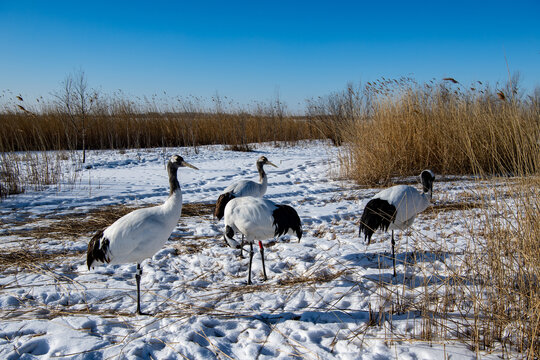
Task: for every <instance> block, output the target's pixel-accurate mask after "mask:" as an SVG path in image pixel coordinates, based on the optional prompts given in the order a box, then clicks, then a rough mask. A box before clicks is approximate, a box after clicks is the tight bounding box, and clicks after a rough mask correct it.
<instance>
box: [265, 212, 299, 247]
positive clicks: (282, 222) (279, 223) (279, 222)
mask: <svg viewBox="0 0 540 360" xmlns="http://www.w3.org/2000/svg"><path fill="white" fill-rule="evenodd" d="M276 206H277V209H275V210H274V212H273V213H272V216H273V217H274V226H275V228H276V230H275V232H274V236H281V235H283V234H286V233H287V232H288V231H289V229H291V230H293V231H294V232H295V233H296V236H297V237H298V241H300V239H301V238H302V223H301V221H300V217H299V216H298V213H297V212H296V210H294V209H293V208H292V207H290V206H289V205H276Z"/></svg>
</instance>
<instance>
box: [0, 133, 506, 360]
mask: <svg viewBox="0 0 540 360" xmlns="http://www.w3.org/2000/svg"><path fill="white" fill-rule="evenodd" d="M337 152H338V149H336V148H334V147H331V146H329V145H328V144H326V143H324V142H305V143H299V144H297V145H295V146H285V145H283V144H281V145H280V146H275V145H273V144H258V145H256V149H255V151H254V152H248V153H244V152H232V151H225V150H223V147H222V146H217V145H216V146H207V147H200V148H198V149H194V148H174V149H172V148H166V149H149V150H126V151H90V152H88V153H87V162H88V163H87V166H86V167H83V168H80V169H78V172H77V177H78V181H77V183H76V184H75V185H73V184H64V185H63V186H60V187H51V188H49V189H48V190H45V191H40V192H27V193H24V194H20V195H16V196H12V197H9V198H8V199H5V200H3V201H2V202H1V203H0V248H1V249H2V251H3V252H4V254H6V255H9V254H12V253H13V254H21V256H22V254H24V253H29V254H30V253H33V252H41V253H47V254H60V255H59V256H50V257H45V258H42V259H41V260H40V261H36V262H29V263H27V264H26V265H24V266H23V265H17V264H14V265H13V266H7V267H5V268H4V269H1V270H2V272H3V274H2V275H3V276H2V277H1V278H0V314H1V315H0V316H1V318H2V322H1V324H0V358H2V359H19V358H20V359H34V358H40V357H44V358H51V357H52V358H54V357H60V358H73V359H95V358H115V357H118V358H143V359H145V358H154V359H169V358H188V359H209V358H219V359H228V358H233V359H271V358H272V359H273V358H279V359H291V358H306V359H312V358H313V359H317V358H320V359H393V358H398V359H439V358H452V359H473V358H477V355H479V356H480V357H481V358H485V359H490V358H497V357H496V356H495V355H494V354H488V353H478V354H477V353H476V352H475V351H473V350H471V349H470V348H469V347H468V346H467V345H466V344H463V343H460V342H459V341H450V340H439V341H433V342H431V343H429V342H426V341H421V340H418V339H417V338H418V334H419V333H420V328H421V323H422V318H421V317H420V316H419V315H418V314H415V313H412V312H405V313H402V314H398V315H390V312H389V310H390V309H389V308H388V307H389V306H390V305H389V304H388V303H386V302H385V301H384V299H385V296H384V295H385V294H386V295H387V296H388V297H392V296H394V295H395V294H394V293H392V292H391V291H390V290H392V289H393V287H392V286H385V287H381V286H380V285H379V284H380V283H381V281H382V282H384V283H386V284H390V285H391V284H395V285H396V288H401V287H402V286H403V284H404V283H405V282H407V283H409V282H410V286H411V289H412V291H411V292H410V293H407V294H406V298H405V299H404V300H402V301H414V295H413V294H414V291H415V289H417V288H421V287H422V286H423V285H422V284H424V283H425V281H428V282H429V281H430V279H429V274H430V273H433V272H435V271H439V272H440V271H441V268H442V267H443V264H442V261H443V260H444V259H443V257H444V256H451V254H459V253H462V252H463V251H465V249H466V241H465V240H464V239H463V237H461V236H460V234H462V233H464V232H465V227H466V226H467V224H466V222H465V220H464V219H463V218H462V216H456V212H455V211H447V212H444V211H441V212H438V213H431V214H425V215H424V214H421V215H419V216H418V217H417V219H416V221H415V223H414V224H413V226H412V230H410V231H408V232H404V233H403V234H401V232H398V234H399V235H397V239H398V240H397V244H396V254H397V262H398V266H397V271H398V278H397V279H392V276H391V275H392V259H391V258H390V257H389V255H388V253H389V251H390V248H391V247H390V235H389V234H388V233H386V234H385V233H381V232H377V233H375V234H374V236H373V239H372V244H371V245H369V247H366V245H364V243H363V239H362V238H360V237H359V236H358V220H359V218H360V215H361V213H362V210H363V207H364V205H365V204H366V203H367V201H368V200H369V199H370V197H371V196H373V195H374V194H375V193H377V192H378V191H379V190H380V189H374V188H362V187H359V186H356V185H354V184H352V183H350V182H347V181H342V180H339V179H338V160H337ZM173 154H179V155H181V156H183V157H184V158H185V159H186V161H188V162H190V163H191V164H193V165H194V166H197V167H198V168H199V169H200V170H199V171H195V170H193V169H187V168H181V169H180V170H179V181H180V185H181V188H182V191H183V199H184V204H190V203H203V204H213V203H214V202H215V200H216V199H217V197H218V196H219V194H220V192H221V191H222V190H223V189H224V188H225V187H226V186H228V185H229V184H230V183H231V182H233V181H235V180H239V179H245V178H248V179H253V180H257V179H258V174H257V171H256V167H255V161H256V160H257V158H258V157H259V156H261V155H265V156H266V157H267V158H268V159H269V160H270V161H272V162H273V163H275V164H276V165H278V168H277V169H276V168H273V167H266V168H265V170H266V172H267V174H268V183H269V185H268V191H267V194H266V198H269V199H271V200H273V201H274V202H277V203H286V204H289V205H291V206H293V207H294V208H295V209H296V210H297V211H298V213H299V215H300V217H301V219H302V223H303V229H304V236H303V237H302V241H301V242H297V240H296V237H290V236H285V237H282V238H280V239H276V240H272V239H269V240H268V241H267V242H266V251H265V257H266V269H267V273H268V281H266V282H262V280H261V276H260V273H261V271H262V269H261V262H260V257H259V254H258V253H256V254H255V256H254V259H253V275H254V277H253V281H254V284H253V285H252V286H247V285H246V284H245V283H246V278H247V258H244V259H240V258H239V257H238V250H234V249H231V248H229V247H227V246H226V245H225V242H224V240H223V236H222V231H223V221H221V222H217V221H215V220H214V219H212V215H211V210H208V214H206V215H201V216H189V217H185V216H183V217H182V218H181V219H180V222H179V224H178V226H177V228H176V229H175V231H174V232H173V234H172V236H171V238H170V239H169V240H168V241H167V243H166V244H165V246H164V247H163V248H162V249H161V250H160V251H159V252H158V253H156V254H155V256H154V257H153V258H152V259H149V260H146V261H144V262H143V264H142V267H143V275H142V281H141V290H142V299H141V302H142V310H143V311H145V312H149V313H151V314H154V315H153V316H138V315H136V314H135V307H136V290H135V279H134V275H135V268H136V264H123V265H116V266H100V267H97V268H96V269H94V270H92V271H89V270H88V269H87V267H86V254H85V250H86V246H87V244H88V241H89V239H90V238H91V236H92V234H93V231H96V230H98V229H89V232H88V233H87V234H86V235H85V236H77V237H72V236H70V235H69V232H68V231H66V233H65V236H63V238H60V239H58V237H55V236H52V234H50V235H48V236H47V235H46V236H42V237H39V238H38V237H35V236H33V235H32V234H33V232H32V230H34V229H36V228H39V227H40V226H42V227H46V226H47V224H49V223H52V222H59V221H60V222H61V221H62V218H63V217H65V216H70V215H74V214H81V213H86V212H88V211H90V210H92V209H95V208H101V207H106V206H110V205H118V204H126V205H130V206H146V205H153V204H159V203H161V202H163V201H164V200H165V199H166V197H167V194H168V179H167V173H166V170H165V164H166V161H167V160H168V159H169V158H170V156H171V155H173ZM70 164H71V163H66V164H65V166H66V167H69V166H72V165H70ZM420 170H421V169H420ZM438 180H440V179H437V180H436V181H435V185H434V200H435V202H436V203H439V204H442V203H448V202H452V201H456V199H458V198H459V197H460V196H465V195H463V194H470V190H471V189H473V188H474V187H475V186H476V184H477V182H474V181H472V180H463V179H460V178H455V179H452V178H446V179H443V180H445V181H438ZM404 181H406V182H407V181H408V182H412V183H413V184H414V183H415V181H416V180H415V179H405V180H404ZM460 194H461V195H460ZM15 230H17V231H15ZM25 231H28V234H27V235H26V236H25V234H24V233H25ZM417 250H422V252H420V253H419V255H417V253H416V251H417ZM17 251H18V252H17ZM412 254H415V256H418V258H417V259H416V262H417V264H419V265H418V266H417V267H414V269H418V268H422V269H423V272H421V273H412V271H413V270H414V269H413V267H407V268H405V267H404V266H403V264H402V262H403V260H404V259H405V258H407V257H410V256H411V255H412ZM441 254H448V255H441ZM444 266H449V265H448V264H446V265H444ZM426 279H427V280H426ZM433 281H436V280H433ZM370 309H373V310H375V311H376V314H377V315H379V314H380V312H379V310H380V309H383V310H384V309H386V310H387V311H388V312H386V313H382V316H383V319H382V320H381V321H380V324H376V325H373V326H371V325H372V324H369V318H370V315H369V311H370ZM415 336H416V337H415Z"/></svg>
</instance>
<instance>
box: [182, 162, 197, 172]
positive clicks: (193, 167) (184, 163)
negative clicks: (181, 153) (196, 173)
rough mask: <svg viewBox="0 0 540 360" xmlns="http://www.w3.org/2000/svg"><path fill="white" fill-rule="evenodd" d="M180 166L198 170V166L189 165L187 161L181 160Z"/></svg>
mask: <svg viewBox="0 0 540 360" xmlns="http://www.w3.org/2000/svg"><path fill="white" fill-rule="evenodd" d="M182 166H186V167H190V168H192V169H195V170H199V168H198V167H195V166H193V165H191V164H190V163H188V162H186V161H182Z"/></svg>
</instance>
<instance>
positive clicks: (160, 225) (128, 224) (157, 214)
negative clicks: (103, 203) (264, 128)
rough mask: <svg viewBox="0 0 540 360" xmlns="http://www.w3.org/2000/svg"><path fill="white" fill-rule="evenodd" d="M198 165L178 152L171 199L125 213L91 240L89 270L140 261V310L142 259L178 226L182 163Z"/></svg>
mask: <svg viewBox="0 0 540 360" xmlns="http://www.w3.org/2000/svg"><path fill="white" fill-rule="evenodd" d="M184 166H187V167H190V168H192V169H196V170H198V169H197V168H196V167H195V166H193V165H191V164H189V163H187V162H186V161H184V159H183V158H182V157H181V156H179V155H174V156H173V157H171V159H170V160H169V162H168V163H167V172H168V174H169V184H170V193H169V197H168V199H167V200H166V201H165V203H163V204H162V205H159V206H153V207H149V208H144V209H137V210H135V211H132V212H130V213H129V214H126V215H124V216H122V217H121V218H120V219H118V220H116V221H115V222H114V223H113V224H112V225H110V226H109V227H107V228H106V229H105V230H100V231H98V232H97V233H96V234H95V235H94V237H92V239H91V240H90V243H89V244H88V251H87V260H86V263H87V265H88V270H90V269H91V268H93V267H94V266H95V265H96V264H103V263H107V264H111V265H115V264H124V263H137V272H136V274H135V280H136V282H137V313H138V314H140V315H147V314H145V313H143V312H141V292H140V283H141V275H142V269H141V262H142V261H143V260H144V259H146V258H150V257H152V256H153V255H154V254H155V253H156V252H157V251H158V250H159V249H161V248H162V247H163V245H164V244H165V242H166V241H167V239H168V238H169V236H170V235H171V233H172V231H173V230H174V228H175V227H176V225H177V223H178V220H179V219H180V215H181V213H182V190H181V189H180V183H179V182H178V177H177V170H178V168H179V167H184Z"/></svg>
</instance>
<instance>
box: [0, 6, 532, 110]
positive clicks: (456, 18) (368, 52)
mask: <svg viewBox="0 0 540 360" xmlns="http://www.w3.org/2000/svg"><path fill="white" fill-rule="evenodd" d="M375 3H376V4H375ZM0 46H1V47H2V54H1V56H0V91H2V90H7V89H9V90H10V92H11V93H13V94H14V95H17V94H22V95H23V96H25V97H27V98H30V99H31V98H34V97H36V96H38V95H43V96H45V97H46V96H50V93H51V92H53V91H55V90H58V89H59V88H60V83H61V82H62V80H63V79H64V78H65V77H66V75H67V74H69V73H71V72H74V71H77V70H78V69H82V70H83V71H84V72H85V74H86V77H87V79H88V83H89V85H90V86H91V87H94V88H98V89H100V90H101V91H103V92H105V93H112V92H113V91H115V90H118V89H120V90H122V91H123V92H124V93H125V94H128V95H133V96H142V95H146V96H151V95H152V94H163V92H166V93H167V94H168V95H169V96H188V95H193V96H199V97H203V98H210V97H212V96H213V95H214V94H216V92H217V93H219V95H220V96H227V97H229V98H233V99H235V100H236V101H238V102H239V103H241V104H248V103H250V102H251V101H263V102H267V101H270V100H272V99H273V98H275V97H276V94H278V93H279V96H280V98H281V99H282V100H284V101H285V102H286V103H287V104H288V107H289V109H291V110H297V109H300V110H301V109H303V107H304V104H305V99H308V98H312V97H316V96H319V95H326V94H328V93H330V92H333V91H338V90H341V89H343V88H344V87H345V85H346V84H347V82H354V83H359V82H367V81H372V80H376V79H378V78H381V77H383V76H384V77H386V78H397V77H400V76H410V77H413V78H415V79H417V80H418V81H421V82H422V81H428V80H431V79H433V78H435V79H440V78H443V77H446V76H451V77H454V78H456V79H457V80H459V81H460V82H462V83H465V84H469V83H471V82H473V81H474V80H481V81H484V82H489V83H490V84H492V85H495V84H496V83H497V82H499V83H502V82H505V81H506V80H507V79H508V69H507V67H506V63H505V55H506V57H507V59H508V64H509V67H510V71H511V72H512V73H513V72H515V71H519V72H520V75H521V78H522V80H523V81H522V84H523V86H525V87H526V88H528V89H530V90H532V89H534V88H535V87H536V86H540V1H514V2H508V1H505V2H502V1H489V2H487V1H486V2H484V1H470V0H469V1H459V0H456V1H444V2H443V1H429V2H410V1H409V2H406V1H399V2H394V1H386V2H385V1H377V2H375V1H371V2H362V1H350V2H349V1H331V2H330V1H329V2H318V1H268V2H266V1H255V0H253V1H235V2H226V1H198V2H195V1H186V2H184V1H144V2H138V1H108V2H104V1H100V0H95V1H69V2H67V1H65V2H64V1H24V0H23V1H4V0H0ZM4 94H6V92H4ZM6 96H7V95H4V100H6V99H5V97H6Z"/></svg>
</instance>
